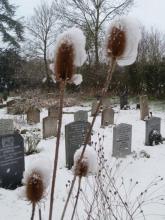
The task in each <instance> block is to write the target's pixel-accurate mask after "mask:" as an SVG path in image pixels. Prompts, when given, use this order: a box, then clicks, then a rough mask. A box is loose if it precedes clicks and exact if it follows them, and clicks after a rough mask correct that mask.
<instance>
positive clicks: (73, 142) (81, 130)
mask: <svg viewBox="0 0 165 220" xmlns="http://www.w3.org/2000/svg"><path fill="white" fill-rule="evenodd" d="M89 127H90V123H89V122H85V121H76V122H72V123H70V124H68V125H66V126H65V148H66V149H65V150H66V166H67V167H68V168H69V169H71V167H72V166H73V157H74V153H75V151H76V150H77V149H79V148H80V147H81V145H82V144H83V142H84V139H85V136H86V133H87V131H88V129H89ZM89 142H90V141H89Z"/></svg>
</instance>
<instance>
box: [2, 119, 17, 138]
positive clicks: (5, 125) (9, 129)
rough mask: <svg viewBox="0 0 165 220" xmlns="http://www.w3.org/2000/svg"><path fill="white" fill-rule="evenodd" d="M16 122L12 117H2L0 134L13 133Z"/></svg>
mask: <svg viewBox="0 0 165 220" xmlns="http://www.w3.org/2000/svg"><path fill="white" fill-rule="evenodd" d="M13 133H14V124H13V120H12V119H0V135H5V134H13Z"/></svg>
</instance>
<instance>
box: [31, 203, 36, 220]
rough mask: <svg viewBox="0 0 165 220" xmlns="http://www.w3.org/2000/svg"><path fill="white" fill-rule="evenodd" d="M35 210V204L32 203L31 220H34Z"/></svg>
mask: <svg viewBox="0 0 165 220" xmlns="http://www.w3.org/2000/svg"><path fill="white" fill-rule="evenodd" d="M35 209H36V204H35V203H32V215H31V220H33V219H34V214H35Z"/></svg>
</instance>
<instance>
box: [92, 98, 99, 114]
mask: <svg viewBox="0 0 165 220" xmlns="http://www.w3.org/2000/svg"><path fill="white" fill-rule="evenodd" d="M98 104H99V100H95V101H93V103H92V109H91V116H94V114H95V113H96V109H97V106H98Z"/></svg>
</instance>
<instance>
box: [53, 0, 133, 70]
mask: <svg viewBox="0 0 165 220" xmlns="http://www.w3.org/2000/svg"><path fill="white" fill-rule="evenodd" d="M133 2H134V0H118V1H116V0H54V3H55V10H56V13H57V15H58V18H59V19H61V21H62V22H63V23H64V24H66V25H67V26H68V25H77V26H79V27H80V28H82V29H83V30H84V31H85V32H86V35H87V36H86V37H87V47H88V48H90V50H91V49H92V52H94V62H95V64H96V66H98V64H99V45H100V37H101V34H102V30H103V25H104V24H105V22H107V21H109V20H111V19H113V18H114V17H115V16H116V15H121V14H123V13H124V12H126V11H127V10H128V9H129V7H130V6H132V4H133ZM88 48H87V49H88ZM89 54H90V53H89V52H88V55H89Z"/></svg>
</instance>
